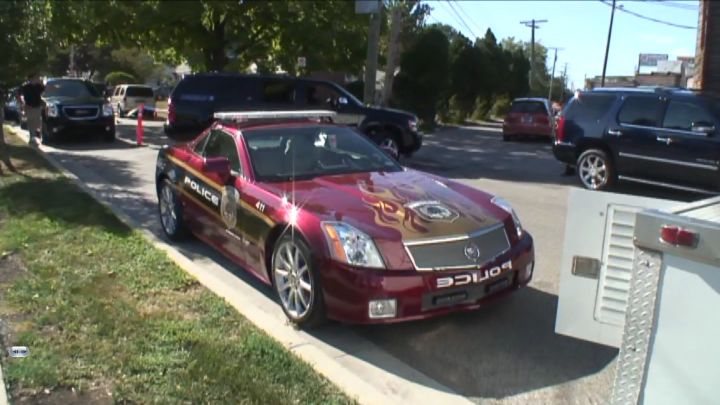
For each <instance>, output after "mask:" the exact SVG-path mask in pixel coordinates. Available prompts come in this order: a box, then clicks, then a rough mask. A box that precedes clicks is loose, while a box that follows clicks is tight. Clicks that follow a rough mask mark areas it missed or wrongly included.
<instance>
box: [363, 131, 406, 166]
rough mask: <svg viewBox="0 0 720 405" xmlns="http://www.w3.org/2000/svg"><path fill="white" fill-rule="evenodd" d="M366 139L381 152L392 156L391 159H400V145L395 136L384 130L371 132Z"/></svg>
mask: <svg viewBox="0 0 720 405" xmlns="http://www.w3.org/2000/svg"><path fill="white" fill-rule="evenodd" d="M368 137H369V138H370V139H372V140H373V142H375V143H376V144H378V145H379V146H380V147H381V148H382V149H383V150H385V151H386V152H388V153H389V154H390V155H392V157H393V158H395V159H399V158H400V144H399V143H398V141H397V139H396V138H395V136H394V135H393V134H392V133H390V132H388V131H385V130H382V129H380V130H371V131H370V132H369V133H368Z"/></svg>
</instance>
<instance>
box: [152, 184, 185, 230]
mask: <svg viewBox="0 0 720 405" xmlns="http://www.w3.org/2000/svg"><path fill="white" fill-rule="evenodd" d="M158 215H159V217H160V225H161V226H162V229H163V232H165V235H167V237H168V239H170V240H171V241H173V242H181V241H183V240H186V239H188V237H189V236H190V231H189V230H188V228H187V226H186V225H185V221H184V220H183V212H182V205H181V203H180V199H179V198H178V196H177V192H176V191H175V188H174V187H173V186H172V184H171V183H170V181H169V180H167V179H165V180H163V182H162V184H161V186H160V191H159V192H158Z"/></svg>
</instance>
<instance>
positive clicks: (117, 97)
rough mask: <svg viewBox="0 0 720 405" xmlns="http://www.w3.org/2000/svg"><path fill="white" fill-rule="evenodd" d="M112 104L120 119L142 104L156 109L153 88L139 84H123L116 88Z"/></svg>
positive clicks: (111, 100) (111, 99) (111, 98)
mask: <svg viewBox="0 0 720 405" xmlns="http://www.w3.org/2000/svg"><path fill="white" fill-rule="evenodd" d="M110 104H111V105H112V106H113V109H115V111H116V112H117V114H118V115H119V116H120V117H123V116H125V114H127V113H128V112H129V111H130V110H133V109H135V108H138V106H140V104H143V105H144V106H145V107H151V108H155V94H154V92H153V89H152V87H150V86H143V85H139V84H121V85H118V86H115V90H114V91H113V94H112V97H110Z"/></svg>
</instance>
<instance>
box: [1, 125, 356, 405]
mask: <svg viewBox="0 0 720 405" xmlns="http://www.w3.org/2000/svg"><path fill="white" fill-rule="evenodd" d="M8 138H9V139H8V141H9V143H10V150H11V156H12V158H13V162H14V164H15V166H17V168H18V169H19V173H17V174H8V172H7V170H6V171H5V175H4V176H0V339H1V340H2V342H1V343H2V346H3V347H8V346H27V347H28V348H29V351H30V355H29V356H28V357H26V358H9V357H7V356H6V354H4V355H2V356H0V358H1V359H2V367H3V371H4V374H5V379H6V383H7V385H8V390H9V392H10V394H11V396H12V400H13V401H14V402H18V403H19V402H21V401H22V400H28V401H30V402H42V403H57V404H61V403H62V404H65V403H113V402H120V403H151V402H153V403H178V402H180V403H263V404H267V403H278V404H280V403H283V404H285V403H348V402H352V401H351V400H350V399H348V398H347V397H346V396H345V395H344V394H343V393H342V392H340V391H339V390H338V389H337V388H336V387H335V386H334V385H332V384H331V383H330V382H329V381H327V380H326V379H324V378H323V377H321V376H320V375H318V374H317V373H315V372H314V371H313V369H312V368H311V367H310V366H309V365H308V364H306V363H304V362H303V361H301V360H300V359H298V358H296V357H295V356H294V355H292V354H291V353H290V352H288V351H287V350H285V349H284V348H283V347H282V346H281V345H280V344H278V343H277V342H275V341H274V340H272V339H271V338H270V337H268V336H267V335H265V334H264V333H263V332H262V331H260V330H258V329H257V328H256V327H254V326H253V325H252V324H250V323H249V322H248V321H247V320H246V319H244V318H243V317H242V316H241V315H239V314H238V313H237V312H235V311H234V310H233V309H232V307H231V306H230V305H229V304H227V303H226V302H225V301H224V300H223V299H221V298H219V297H217V296H215V295H213V294H212V293H211V292H210V291H208V290H207V289H205V288H204V287H203V286H201V285H200V284H198V283H197V282H196V281H195V280H194V279H193V278H191V277H190V276H189V275H187V274H186V273H184V272H183V271H182V270H181V269H180V268H178V267H177V266H176V265H175V264H174V263H173V262H171V261H170V260H169V259H168V258H167V256H166V255H165V254H164V253H163V252H161V251H159V250H157V249H155V248H154V247H153V246H151V245H150V244H149V243H148V242H147V241H146V240H145V239H144V238H143V237H142V236H141V235H140V234H139V233H137V232H135V231H133V230H131V229H129V228H128V227H126V226H125V225H123V224H122V223H121V222H120V221H119V220H118V219H117V218H116V217H115V216H113V215H112V213H111V212H110V211H109V210H107V209H106V208H105V207H103V206H102V205H100V204H98V203H97V202H95V201H94V200H93V199H92V198H90V197H89V196H88V195H87V194H85V193H83V192H82V191H81V190H80V189H79V188H77V187H76V186H74V185H73V183H72V182H71V181H69V180H68V179H66V178H64V177H63V176H62V175H61V174H60V173H58V172H57V171H55V170H53V169H52V168H51V167H50V166H49V165H48V164H47V163H46V162H45V161H44V160H43V159H42V157H41V156H40V155H39V154H37V153H36V151H34V150H32V149H30V148H29V147H27V146H25V145H23V144H21V142H20V141H19V139H17V138H15V137H13V136H8Z"/></svg>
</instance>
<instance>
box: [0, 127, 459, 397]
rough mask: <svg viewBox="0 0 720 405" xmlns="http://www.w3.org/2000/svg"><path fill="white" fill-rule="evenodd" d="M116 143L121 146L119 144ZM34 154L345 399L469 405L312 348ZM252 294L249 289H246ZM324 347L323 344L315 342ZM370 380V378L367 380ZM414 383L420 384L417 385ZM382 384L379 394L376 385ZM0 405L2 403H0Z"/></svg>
mask: <svg viewBox="0 0 720 405" xmlns="http://www.w3.org/2000/svg"><path fill="white" fill-rule="evenodd" d="M12 133H13V134H15V135H17V136H19V137H21V138H22V139H23V140H25V141H27V140H28V139H29V138H28V133H27V131H22V130H17V129H13V131H12ZM118 141H122V142H126V143H130V142H127V141H125V140H122V139H118ZM37 149H38V150H39V151H40V152H41V153H42V155H43V157H44V158H45V159H46V160H47V161H48V162H49V163H50V164H51V165H52V166H53V167H55V168H56V169H57V170H58V171H60V172H61V173H62V174H63V175H64V176H66V177H67V178H69V179H71V180H72V181H73V182H74V183H75V184H77V185H78V186H79V187H80V188H81V189H82V190H83V191H85V192H86V193H88V194H89V195H90V196H91V197H93V199H95V200H96V201H98V202H99V203H100V204H102V205H103V206H105V207H107V208H108V209H109V210H110V211H111V212H113V213H114V214H115V215H116V216H117V217H118V218H119V219H120V220H121V221H122V222H123V223H124V224H125V225H127V226H128V227H130V228H133V229H135V230H137V231H138V232H140V233H141V234H142V235H143V236H144V237H145V238H146V239H147V240H148V241H149V242H150V243H152V244H153V245H154V246H155V247H157V248H158V249H160V250H162V251H164V252H165V253H166V254H167V255H168V257H169V258H170V259H171V260H172V261H173V262H175V263H176V264H177V265H178V266H179V267H180V268H181V269H183V270H184V271H186V272H187V273H188V274H190V275H192V276H193V277H195V278H196V279H197V280H198V282H200V283H201V284H202V285H203V286H205V287H206V288H208V289H209V290H210V291H212V292H213V293H215V294H216V295H218V296H220V297H222V298H223V299H225V301H227V302H228V303H229V304H231V305H232V306H233V307H234V308H235V309H236V310H237V311H238V312H239V313H240V314H242V315H243V316H244V317H246V318H247V319H248V320H249V321H250V322H252V323H253V324H254V325H255V326H257V327H259V328H260V329H262V330H263V331H264V332H265V333H267V334H268V335H269V336H271V337H272V338H273V339H275V340H276V341H278V342H279V343H281V344H282V345H283V346H284V347H285V348H286V349H287V350H289V351H290V352H292V353H294V354H295V355H296V356H298V357H299V358H301V359H302V360H303V361H305V362H307V363H308V364H310V366H311V367H313V369H314V370H315V371H317V372H318V373H320V374H322V375H323V376H324V377H325V378H327V379H328V380H329V381H331V382H332V383H334V384H335V385H337V386H338V388H340V389H341V390H342V391H344V392H345V393H346V394H347V395H348V396H350V397H351V398H354V399H355V400H357V401H358V402H360V403H362V404H383V405H384V404H388V403H400V402H405V403H418V402H421V403H423V404H447V403H453V404H472V402H471V401H469V400H468V399H467V398H465V397H463V396H461V395H458V394H456V393H454V392H453V391H452V390H451V389H449V388H448V387H445V386H443V385H442V384H440V383H438V382H437V381H434V380H432V379H431V378H429V377H427V376H425V375H423V374H422V373H420V372H418V371H417V370H414V369H411V368H409V367H408V366H407V365H405V364H404V363H402V362H401V361H399V360H397V359H394V358H393V357H392V356H389V355H383V356H382V357H383V358H382V359H378V357H379V356H378V353H376V351H375V350H373V349H372V348H370V349H367V348H365V349H363V348H360V349H358V350H357V352H354V353H345V352H342V351H339V350H337V349H335V350H334V352H337V354H333V355H331V354H329V353H328V350H325V351H323V350H321V349H320V348H318V347H316V344H318V342H319V341H318V340H317V339H315V338H312V337H310V338H309V337H308V336H307V335H306V334H305V333H304V332H302V331H298V330H295V329H294V328H292V327H291V326H290V325H289V324H288V323H287V322H279V321H278V320H277V319H274V318H273V317H271V316H268V313H267V312H266V311H264V310H263V308H261V307H260V306H258V305H257V304H256V303H255V302H253V296H252V295H248V294H241V293H240V294H239V293H238V291H237V290H236V289H234V288H233V286H232V285H231V284H229V283H228V282H227V280H224V279H223V275H222V274H218V273H216V272H212V271H207V270H205V269H203V268H202V267H201V266H200V265H198V264H197V263H195V262H193V261H192V260H190V259H189V258H188V257H186V256H185V255H183V254H182V253H180V252H179V251H178V250H177V249H176V248H175V247H173V246H171V245H169V244H168V243H166V242H164V241H162V240H161V239H159V238H158V237H157V236H155V235H154V234H153V233H152V232H150V231H149V230H147V229H144V228H142V227H141V226H140V224H139V223H137V222H136V221H135V220H133V219H132V218H131V217H129V216H128V215H126V214H125V213H124V212H122V211H121V210H120V209H119V208H117V207H116V206H114V205H113V204H112V203H110V202H108V201H107V200H106V199H105V198H103V197H102V196H101V195H100V194H99V193H97V192H96V191H95V190H93V189H92V188H90V187H88V186H87V185H86V184H85V183H84V182H83V181H82V180H81V179H80V178H79V177H78V176H77V175H75V174H74V173H72V172H70V171H69V170H67V169H66V168H65V167H64V166H63V165H62V164H61V163H60V162H58V161H57V160H56V159H55V158H54V157H53V156H51V155H50V154H48V153H47V151H46V147H45V146H43V145H39V146H38V147H37ZM248 288H250V289H253V290H254V288H253V287H248ZM321 344H325V343H321ZM358 353H361V354H364V355H365V357H366V358H368V357H369V358H373V360H374V362H375V363H382V364H383V366H384V367H385V368H388V369H393V370H396V371H400V372H401V374H404V375H406V376H407V375H411V376H412V377H413V380H414V381H409V380H407V379H405V378H403V377H400V376H397V375H394V374H392V373H390V372H388V371H386V370H385V369H383V368H381V367H378V366H377V365H374V364H370V363H369V362H368V361H367V360H364V359H360V358H357V357H356V356H354V354H358ZM351 368H352V369H355V370H357V369H361V370H362V373H356V372H353V370H352V369H351ZM369 375H371V377H369ZM418 381H420V382H418ZM378 382H382V383H384V385H383V386H382V388H384V389H380V388H378V385H377V383H378ZM0 405H2V403H1V402H0Z"/></svg>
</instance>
